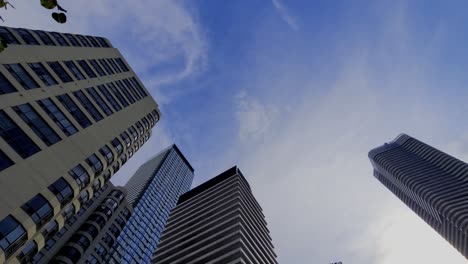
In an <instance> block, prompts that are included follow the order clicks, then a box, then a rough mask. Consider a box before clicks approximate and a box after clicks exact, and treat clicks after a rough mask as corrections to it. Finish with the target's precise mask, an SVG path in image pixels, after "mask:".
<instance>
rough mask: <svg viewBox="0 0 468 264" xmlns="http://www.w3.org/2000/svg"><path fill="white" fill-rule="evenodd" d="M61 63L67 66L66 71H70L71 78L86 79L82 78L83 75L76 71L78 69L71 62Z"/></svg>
mask: <svg viewBox="0 0 468 264" xmlns="http://www.w3.org/2000/svg"><path fill="white" fill-rule="evenodd" d="M63 63H64V64H65V66H67V68H68V70H69V71H71V73H72V74H73V76H75V78H76V79H77V80H84V79H86V78H85V77H84V76H83V73H82V72H81V71H80V69H78V67H77V66H76V64H75V63H74V62H73V61H64V62H63Z"/></svg>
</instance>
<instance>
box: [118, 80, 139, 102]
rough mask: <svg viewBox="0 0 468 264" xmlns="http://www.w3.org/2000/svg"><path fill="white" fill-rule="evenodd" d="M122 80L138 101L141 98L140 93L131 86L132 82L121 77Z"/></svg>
mask: <svg viewBox="0 0 468 264" xmlns="http://www.w3.org/2000/svg"><path fill="white" fill-rule="evenodd" d="M122 82H124V83H125V86H126V87H127V89H129V90H130V91H131V92H132V94H133V96H134V97H135V98H137V100H138V101H139V100H141V99H142V98H143V97H141V95H140V93H138V91H137V89H136V88H135V87H133V84H132V83H131V82H130V81H129V80H128V79H123V80H122Z"/></svg>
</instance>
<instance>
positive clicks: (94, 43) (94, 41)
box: [86, 36, 101, 48]
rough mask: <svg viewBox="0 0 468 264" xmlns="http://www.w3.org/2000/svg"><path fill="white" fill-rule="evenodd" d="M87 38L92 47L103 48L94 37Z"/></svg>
mask: <svg viewBox="0 0 468 264" xmlns="http://www.w3.org/2000/svg"><path fill="white" fill-rule="evenodd" d="M86 38H87V39H88V41H89V42H90V43H91V45H92V46H93V47H96V48H99V47H101V46H100V45H99V43H98V42H97V41H96V40H95V39H94V38H93V37H91V36H86Z"/></svg>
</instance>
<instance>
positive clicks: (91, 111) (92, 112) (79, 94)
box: [73, 91, 103, 122]
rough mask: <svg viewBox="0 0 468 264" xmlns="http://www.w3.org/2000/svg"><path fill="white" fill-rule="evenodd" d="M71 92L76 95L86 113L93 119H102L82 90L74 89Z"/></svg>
mask: <svg viewBox="0 0 468 264" xmlns="http://www.w3.org/2000/svg"><path fill="white" fill-rule="evenodd" d="M73 94H74V95H75V96H76V98H77V99H78V101H79V102H80V103H81V105H82V106H83V107H84V109H86V111H88V113H89V114H90V115H91V116H92V117H93V119H94V121H96V122H98V121H100V120H101V119H103V117H102V115H101V114H100V113H99V111H98V110H97V109H96V107H94V105H93V104H92V103H91V101H90V100H89V99H88V97H86V95H85V94H84V93H83V92H82V91H75V92H73Z"/></svg>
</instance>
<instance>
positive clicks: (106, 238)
mask: <svg viewBox="0 0 468 264" xmlns="http://www.w3.org/2000/svg"><path fill="white" fill-rule="evenodd" d="M102 241H103V242H104V243H105V244H106V245H107V246H108V247H109V248H112V245H113V244H114V239H113V238H112V236H111V235H109V233H106V234H105V235H104V236H103V237H102Z"/></svg>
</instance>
